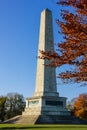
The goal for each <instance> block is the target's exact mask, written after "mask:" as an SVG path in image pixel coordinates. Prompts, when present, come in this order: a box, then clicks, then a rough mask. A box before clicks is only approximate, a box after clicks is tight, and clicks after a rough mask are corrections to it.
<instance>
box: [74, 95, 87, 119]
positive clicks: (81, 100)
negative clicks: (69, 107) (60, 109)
mask: <svg viewBox="0 0 87 130" xmlns="http://www.w3.org/2000/svg"><path fill="white" fill-rule="evenodd" d="M74 115H75V116H77V117H79V118H81V119H85V120H87V94H81V95H80V96H79V97H78V98H77V100H76V101H75V103H74Z"/></svg>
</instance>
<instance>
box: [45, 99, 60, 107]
mask: <svg viewBox="0 0 87 130" xmlns="http://www.w3.org/2000/svg"><path fill="white" fill-rule="evenodd" d="M46 105H49V106H63V102H62V101H49V100H46Z"/></svg>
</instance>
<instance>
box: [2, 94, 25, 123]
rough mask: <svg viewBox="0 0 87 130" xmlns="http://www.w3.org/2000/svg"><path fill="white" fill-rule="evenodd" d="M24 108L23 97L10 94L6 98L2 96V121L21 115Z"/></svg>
mask: <svg viewBox="0 0 87 130" xmlns="http://www.w3.org/2000/svg"><path fill="white" fill-rule="evenodd" d="M24 108H25V100H24V97H23V95H21V94H18V93H8V94H7V95H6V96H0V121H4V120H7V119H9V118H12V117H14V116H17V115H21V114H22V111H24Z"/></svg>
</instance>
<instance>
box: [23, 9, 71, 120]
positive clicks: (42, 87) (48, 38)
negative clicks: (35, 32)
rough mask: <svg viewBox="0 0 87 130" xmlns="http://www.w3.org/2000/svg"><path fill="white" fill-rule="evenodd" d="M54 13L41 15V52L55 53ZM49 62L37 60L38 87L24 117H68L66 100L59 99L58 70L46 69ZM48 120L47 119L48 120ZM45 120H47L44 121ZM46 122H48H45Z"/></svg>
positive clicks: (46, 11)
mask: <svg viewBox="0 0 87 130" xmlns="http://www.w3.org/2000/svg"><path fill="white" fill-rule="evenodd" d="M53 42H54V38H53V25H52V12H51V11H50V10H49V9H45V10H43V11H42V13H41V21H40V34H39V45H38V56H40V55H41V54H40V52H39V50H43V51H54V44H53ZM47 63H49V61H48V60H46V59H44V60H42V59H39V58H38V59H37V71H36V86H35V92H34V95H33V97H31V98H27V99H26V109H25V112H24V113H23V115H31V116H32V115H33V116H35V115H38V116H40V117H41V118H44V117H43V116H48V115H49V116H51V115H54V116H55V117H56V115H57V116H58V115H59V116H60V115H68V114H69V113H68V111H67V109H66V98H65V97H59V93H58V92H57V86H56V70H55V68H52V67H46V66H45V65H44V64H47ZM46 119H47V118H46ZM44 120H45V119H44ZM45 122H46V120H45Z"/></svg>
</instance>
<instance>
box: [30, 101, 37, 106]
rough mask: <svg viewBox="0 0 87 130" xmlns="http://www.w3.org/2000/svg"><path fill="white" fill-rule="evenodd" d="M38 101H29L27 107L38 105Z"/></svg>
mask: <svg viewBox="0 0 87 130" xmlns="http://www.w3.org/2000/svg"><path fill="white" fill-rule="evenodd" d="M38 104H39V101H38V100H35V101H29V106H34V105H38Z"/></svg>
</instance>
